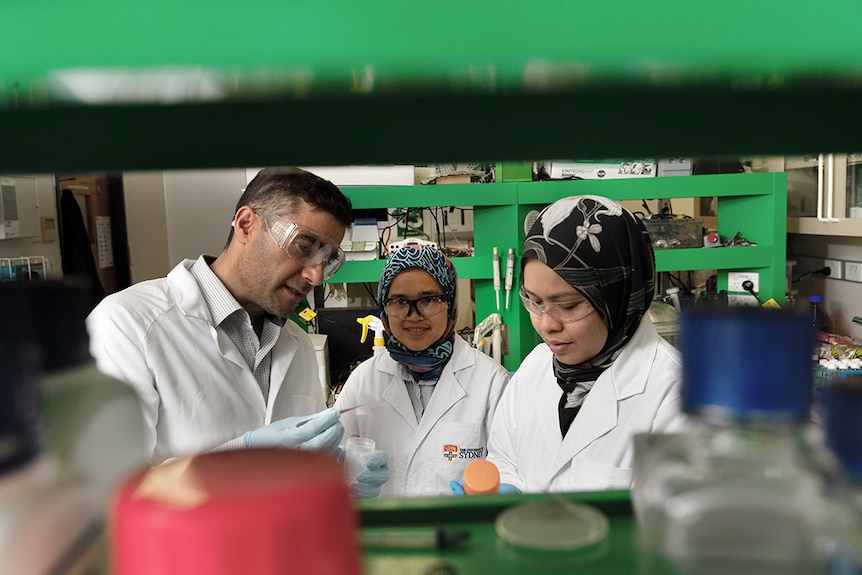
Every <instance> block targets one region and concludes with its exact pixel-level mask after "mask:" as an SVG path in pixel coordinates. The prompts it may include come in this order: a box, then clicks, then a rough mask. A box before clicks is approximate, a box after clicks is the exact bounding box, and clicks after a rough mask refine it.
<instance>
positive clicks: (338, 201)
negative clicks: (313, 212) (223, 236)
mask: <svg viewBox="0 0 862 575" xmlns="http://www.w3.org/2000/svg"><path fill="white" fill-rule="evenodd" d="M300 200H301V201H304V202H307V203H308V204H309V205H311V206H313V207H314V208H315V209H319V210H324V211H327V212H329V213H330V214H332V215H333V216H334V217H335V219H336V220H338V222H339V223H340V224H341V225H343V226H344V227H345V228H349V227H350V226H351V225H352V224H353V211H352V206H351V204H350V198H348V197H347V196H345V195H344V194H343V193H342V191H341V190H339V189H338V186H336V185H335V184H333V183H332V182H330V181H329V180H324V179H323V178H321V177H320V176H316V175H314V174H312V173H311V172H306V171H305V170H302V169H300V168H265V169H263V170H261V171H260V172H258V174H257V175H256V176H255V177H254V179H252V181H251V182H249V184H248V186H247V187H246V189H245V191H244V192H243V194H242V196H240V198H239V201H237V203H236V208H235V209H234V212H233V213H234V214H236V212H237V211H239V209H240V208H241V207H243V206H249V207H250V208H252V209H253V210H254V211H264V212H272V213H274V214H277V215H280V216H283V217H290V216H291V215H294V214H295V213H296V211H297V210H298V208H299V202H300ZM231 239H233V227H231V229H230V234H229V235H228V238H227V243H228V244H230V242H231Z"/></svg>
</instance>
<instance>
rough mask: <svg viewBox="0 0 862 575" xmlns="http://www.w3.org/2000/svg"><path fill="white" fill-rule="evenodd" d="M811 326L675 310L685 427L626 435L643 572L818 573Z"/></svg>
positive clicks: (772, 314) (775, 316) (820, 498)
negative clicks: (631, 446)
mask: <svg viewBox="0 0 862 575" xmlns="http://www.w3.org/2000/svg"><path fill="white" fill-rule="evenodd" d="M812 335H813V334H812V329H811V326H810V321H809V320H808V318H807V317H805V316H803V315H799V314H795V313H789V312H783V311H781V310H769V309H765V308H761V307H735V308H733V307H732V308H723V309H716V308H698V309H694V310H691V311H689V312H687V313H686V314H683V315H682V337H681V344H682V349H681V351H682V357H683V385H682V389H681V398H682V407H683V410H684V411H685V412H686V413H687V414H688V415H689V423H688V427H687V429H685V430H683V431H681V432H679V433H676V434H641V435H638V436H636V437H635V461H634V487H633V490H632V501H633V504H634V510H635V514H636V516H637V519H638V523H639V527H640V534H641V539H640V545H641V551H642V558H643V565H644V569H645V570H644V575H649V574H653V573H671V574H674V575H683V574H686V575H687V574H695V573H697V574H710V575H719V574H736V573H775V574H778V573H782V574H798V575H812V574H817V573H823V572H824V571H823V570H824V568H825V561H826V557H825V556H824V555H823V550H824V549H825V548H824V547H822V546H821V545H820V544H821V541H822V540H823V537H824V534H825V532H826V524H827V519H828V512H827V509H828V505H827V501H826V499H825V497H824V495H823V492H822V490H821V478H822V477H823V475H824V473H825V470H826V466H825V464H823V462H822V461H821V460H820V459H819V458H818V457H817V456H816V454H817V453H818V452H823V451H825V450H824V448H823V445H822V443H821V442H819V441H813V440H812V439H811V438H812V437H815V436H814V435H812V433H811V432H812V429H811V428H810V425H809V418H810V411H811V407H812V384H811V364H810V362H811V359H810V358H811V341H812ZM752 342H756V346H752Z"/></svg>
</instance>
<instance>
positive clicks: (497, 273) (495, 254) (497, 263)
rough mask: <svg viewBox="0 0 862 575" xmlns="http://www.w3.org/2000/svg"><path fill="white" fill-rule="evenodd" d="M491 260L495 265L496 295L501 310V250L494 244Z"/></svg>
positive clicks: (498, 308)
mask: <svg viewBox="0 0 862 575" xmlns="http://www.w3.org/2000/svg"><path fill="white" fill-rule="evenodd" d="M491 260H492V261H491V263H492V265H493V267H494V295H495V296H496V298H497V311H500V252H499V251H498V250H497V246H494V252H493V255H492V256H491Z"/></svg>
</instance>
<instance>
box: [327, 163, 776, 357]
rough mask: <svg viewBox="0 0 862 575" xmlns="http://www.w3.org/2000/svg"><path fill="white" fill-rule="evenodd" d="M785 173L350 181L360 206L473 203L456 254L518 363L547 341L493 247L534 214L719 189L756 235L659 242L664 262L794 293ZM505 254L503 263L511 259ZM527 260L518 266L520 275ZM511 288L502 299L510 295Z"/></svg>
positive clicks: (375, 270)
mask: <svg viewBox="0 0 862 575" xmlns="http://www.w3.org/2000/svg"><path fill="white" fill-rule="evenodd" d="M786 178H787V177H786V175H785V174H784V173H758V174H726V175H704V176H689V177H666V178H658V177H654V178H644V179H639V178H632V179H620V180H563V181H546V182H502V183H495V184H456V185H435V186H375V187H344V188H342V190H343V191H344V193H345V194H347V195H348V196H349V197H350V198H351V201H352V202H353V204H354V206H355V207H357V208H362V209H365V208H384V207H409V208H413V207H426V206H449V205H458V206H468V205H473V207H474V211H473V222H474V237H475V241H474V244H475V248H474V256H473V257H469V258H455V259H453V262H454V263H455V267H456V269H457V270H458V277H459V278H461V279H470V280H475V283H474V286H473V287H474V294H475V303H476V321H477V322H478V321H481V320H482V319H484V318H486V317H487V316H488V315H490V314H492V313H499V314H500V315H501V316H502V319H503V323H504V324H506V325H507V326H508V327H509V354H508V355H506V356H504V357H503V363H504V365H505V366H506V367H507V368H509V369H512V370H514V369H516V368H517V367H518V365H520V362H521V360H522V359H523V357H524V356H525V355H526V354H527V353H528V352H529V351H530V350H531V349H532V348H533V347H534V346H535V344H536V343H537V336H536V334H535V332H534V330H533V329H532V325H531V323H530V319H529V315H528V314H527V313H526V312H525V311H524V310H523V309H521V306H520V305H518V300H517V295H515V294H513V295H512V302H513V304H514V305H511V306H510V308H509V309H505V306H501V307H503V309H497V306H496V300H497V296H496V293H495V292H494V289H493V282H492V277H493V276H492V273H493V268H492V264H491V252H492V247H493V246H497V247H498V248H499V251H500V254H501V255H504V254H505V253H506V251H507V250H508V248H509V247H512V248H513V249H514V250H515V254H516V255H517V256H520V252H521V245H522V244H523V241H524V229H523V221H524V218H525V216H526V214H527V213H528V212H529V211H530V210H532V209H535V208H540V207H543V206H545V205H547V204H549V203H551V202H553V201H555V200H557V199H559V198H562V197H566V196H570V195H584V194H593V195H599V196H604V197H609V198H612V199H614V200H640V199H651V198H688V197H713V196H716V197H717V198H718V200H717V220H718V231H719V234H720V235H722V236H723V237H733V236H734V235H735V234H736V233H737V232H739V233H740V234H741V235H742V236H743V237H744V238H745V239H747V240H749V241H750V242H752V243H754V244H756V245H750V246H736V247H721V248H683V249H666V250H656V252H655V254H656V269H657V270H658V271H659V272H672V271H693V270H717V276H718V277H717V283H718V289H727V273H728V272H729V271H733V270H738V271H754V272H757V273H758V274H759V275H760V282H759V283H760V292H759V295H760V297H761V298H762V299H763V300H764V301H765V300H767V299H770V298H773V299H775V300H776V301H778V302H783V301H784V289H785V285H784V284H785V278H784V273H785V257H786V255H785V254H786V213H787V189H786V188H787V179H786ZM383 265H384V262H383V260H374V261H364V262H353V261H352V262H346V263H345V265H344V267H342V269H341V270H339V272H338V274H336V275H335V276H334V277H333V278H332V280H330V281H332V282H348V283H349V282H377V281H378V280H379V278H380V272H381V271H382V269H383ZM503 265H504V262H501V271H503V269H504V268H502V266H503ZM519 276H520V266H519V265H516V266H515V285H518V284H519V281H520V279H519ZM504 296H505V294H504V293H501V301H503V300H504Z"/></svg>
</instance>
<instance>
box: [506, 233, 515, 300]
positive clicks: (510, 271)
mask: <svg viewBox="0 0 862 575" xmlns="http://www.w3.org/2000/svg"><path fill="white" fill-rule="evenodd" d="M514 276H515V250H513V249H512V248H509V253H508V254H506V309H509V297H510V296H511V295H512V281H513V280H514Z"/></svg>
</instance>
